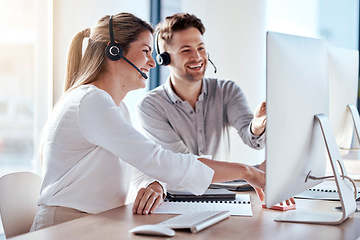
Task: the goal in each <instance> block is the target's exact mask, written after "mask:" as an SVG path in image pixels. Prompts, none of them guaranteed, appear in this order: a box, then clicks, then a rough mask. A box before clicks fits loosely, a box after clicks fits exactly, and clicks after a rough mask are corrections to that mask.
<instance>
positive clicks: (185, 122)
mask: <svg viewBox="0 0 360 240" xmlns="http://www.w3.org/2000/svg"><path fill="white" fill-rule="evenodd" d="M204 32H205V28H204V26H203V24H202V22H201V20H200V19H198V18H197V17H196V16H194V15H190V14H186V13H178V14H175V15H173V16H170V17H167V18H166V19H165V20H164V21H163V22H161V23H160V24H159V25H158V26H157V34H156V36H155V49H156V51H157V53H158V56H157V62H158V64H159V65H167V66H168V68H169V70H170V77H169V78H168V80H167V82H166V83H165V84H164V85H162V86H159V87H158V88H156V89H154V90H152V91H150V92H149V93H148V94H146V96H145V97H144V98H143V99H142V100H141V101H140V102H139V104H138V106H137V109H136V110H137V114H138V119H139V121H140V124H141V126H142V128H143V133H144V134H145V135H146V136H147V137H148V138H150V139H152V140H154V141H155V142H156V143H159V144H160V145H162V146H163V147H164V148H165V149H169V150H171V151H173V152H180V153H192V154H196V155H199V156H201V155H211V156H212V159H216V160H228V157H229V151H230V142H229V130H230V127H234V128H235V129H236V130H237V131H238V133H239V135H240V137H241V138H242V140H243V141H244V143H245V144H247V145H249V146H250V147H252V148H254V149H261V148H263V147H264V145H265V134H264V131H265V125H266V115H265V114H266V103H265V102H263V103H262V104H260V105H259V106H258V107H257V108H256V110H255V114H254V116H253V114H252V112H251V111H250V108H249V106H248V104H247V101H246V98H245V95H244V93H243V92H242V91H241V89H240V88H239V87H238V86H237V85H236V84H235V83H234V82H232V81H225V80H219V79H214V78H204V74H205V70H206V67H207V65H208V62H209V60H208V54H207V52H206V49H205V44H204V40H203V34H204ZM263 165H264V164H262V165H261V167H260V169H262V170H264V166H263ZM136 181H137V183H138V184H139V183H142V184H140V186H141V185H142V186H143V187H146V186H147V185H146V184H148V183H151V184H150V185H149V186H147V188H144V195H145V194H149V193H147V192H149V191H150V190H149V188H152V189H157V190H158V189H159V185H162V187H163V190H164V191H165V186H164V185H163V184H160V183H159V182H157V181H156V180H155V179H151V178H150V177H148V176H144V175H143V174H141V173H140V174H139V173H136ZM169 188H170V187H169ZM171 188H173V186H171ZM145 189H146V190H145ZM157 190H155V191H157ZM150 192H151V191H150ZM139 194H140V195H141V194H142V192H141V191H140V192H139ZM139 194H138V196H137V199H142V198H143V199H147V198H149V197H147V196H144V197H141V196H139ZM137 204H139V202H138V201H137V200H135V205H137Z"/></svg>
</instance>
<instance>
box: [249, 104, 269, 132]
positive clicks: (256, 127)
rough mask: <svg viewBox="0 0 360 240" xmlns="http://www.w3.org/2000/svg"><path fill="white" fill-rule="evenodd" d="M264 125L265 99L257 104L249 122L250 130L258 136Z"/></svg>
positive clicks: (263, 129)
mask: <svg viewBox="0 0 360 240" xmlns="http://www.w3.org/2000/svg"><path fill="white" fill-rule="evenodd" d="M265 127H266V101H263V102H262V103H261V104H259V105H258V106H257V107H256V109H255V112H254V118H253V120H252V123H251V131H252V133H253V134H254V135H256V136H260V135H261V134H262V133H263V132H264V131H265Z"/></svg>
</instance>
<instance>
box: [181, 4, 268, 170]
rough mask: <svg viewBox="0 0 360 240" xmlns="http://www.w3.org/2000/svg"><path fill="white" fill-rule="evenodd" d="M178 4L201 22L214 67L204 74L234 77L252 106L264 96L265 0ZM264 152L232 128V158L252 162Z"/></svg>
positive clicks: (262, 156)
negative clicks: (215, 67)
mask: <svg viewBox="0 0 360 240" xmlns="http://www.w3.org/2000/svg"><path fill="white" fill-rule="evenodd" d="M182 7H183V11H184V12H189V13H193V14H195V15H196V16H197V17H199V18H200V19H201V20H202V21H203V23H204V25H205V28H206V31H205V35H204V36H205V43H206V46H207V50H208V51H209V53H210V58H211V59H212V61H213V62H214V63H215V65H216V66H217V68H218V72H217V73H216V74H214V73H213V68H212V66H209V68H208V71H207V75H208V76H216V77H218V78H224V79H231V80H233V81H235V82H236V83H237V84H238V85H239V86H240V87H241V88H242V90H243V91H244V92H245V95H246V97H247V99H248V102H249V105H250V107H251V109H252V110H254V109H255V107H256V106H257V104H259V103H260V102H261V101H263V100H265V36H266V32H265V9H266V2H265V0H241V1H237V0H222V1H218V0H197V1H194V0H183V6H182ZM264 155H265V152H264V150H261V151H257V150H253V149H251V148H250V147H248V146H246V145H245V144H244V143H243V142H242V140H241V138H240V137H239V135H238V134H237V133H236V132H235V131H233V132H232V136H231V154H230V159H231V160H232V161H238V162H244V163H248V164H255V163H259V162H261V161H263V160H264V159H265V156H264Z"/></svg>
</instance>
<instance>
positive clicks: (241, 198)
mask: <svg viewBox="0 0 360 240" xmlns="http://www.w3.org/2000/svg"><path fill="white" fill-rule="evenodd" d="M216 210H220V211H230V212H231V215H232V216H249V217H251V216H253V213H252V209H251V202H250V195H249V194H236V198H235V200H232V201H216V200H215V201H169V200H167V199H165V200H164V202H163V203H162V204H161V205H160V206H159V207H158V208H157V209H156V210H155V211H154V214H184V213H188V212H199V211H216Z"/></svg>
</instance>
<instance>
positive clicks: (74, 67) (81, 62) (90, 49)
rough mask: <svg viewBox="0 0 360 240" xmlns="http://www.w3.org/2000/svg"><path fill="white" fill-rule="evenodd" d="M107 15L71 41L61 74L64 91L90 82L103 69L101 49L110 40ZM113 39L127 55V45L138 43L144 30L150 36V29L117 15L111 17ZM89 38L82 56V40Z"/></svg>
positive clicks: (103, 54) (128, 14) (141, 22)
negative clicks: (64, 72)
mask: <svg viewBox="0 0 360 240" xmlns="http://www.w3.org/2000/svg"><path fill="white" fill-rule="evenodd" d="M109 19H110V15H106V16H104V17H102V18H100V19H99V20H98V21H97V22H96V24H95V26H94V27H93V28H92V29H91V30H90V28H87V29H85V30H83V31H81V32H79V33H77V34H76V35H75V36H74V38H73V39H72V41H71V44H70V47H69V52H68V58H67V66H66V75H65V86H64V91H65V92H66V91H69V90H71V89H74V88H76V87H78V86H80V85H84V84H89V83H91V82H93V81H94V80H95V79H96V78H97V76H98V75H99V73H100V72H101V71H102V70H103V67H104V62H105V48H106V46H107V44H108V43H109V41H110V33H109ZM112 25H113V32H114V38H115V41H116V42H117V43H119V44H120V45H122V46H123V48H124V53H126V52H127V50H128V48H129V45H130V43H132V42H134V41H136V40H138V37H139V35H140V34H141V33H142V32H144V31H150V32H151V33H153V31H154V30H153V28H152V26H151V25H150V24H149V23H147V22H145V21H143V20H141V19H140V18H138V17H136V16H134V15H133V14H131V13H118V14H116V15H113V16H112ZM87 37H88V38H89V43H88V46H87V48H86V50H85V53H84V56H82V45H83V40H84V38H87Z"/></svg>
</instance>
